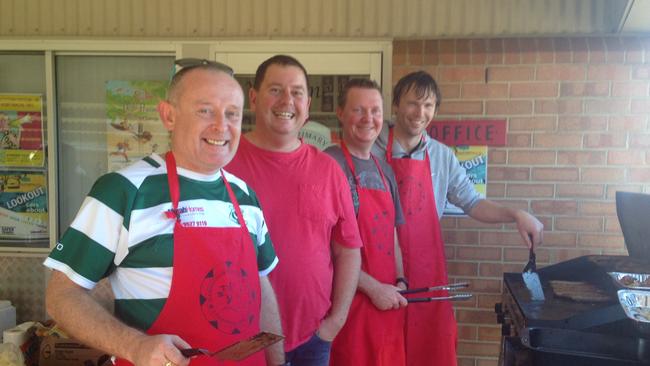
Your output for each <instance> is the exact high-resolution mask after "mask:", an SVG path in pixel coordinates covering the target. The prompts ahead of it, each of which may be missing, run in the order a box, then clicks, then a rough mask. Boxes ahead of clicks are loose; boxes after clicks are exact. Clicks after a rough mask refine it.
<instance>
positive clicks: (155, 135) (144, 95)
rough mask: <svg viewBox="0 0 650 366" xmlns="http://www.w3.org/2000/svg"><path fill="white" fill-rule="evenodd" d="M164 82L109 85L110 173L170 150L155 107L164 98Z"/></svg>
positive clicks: (107, 131) (107, 143)
mask: <svg viewBox="0 0 650 366" xmlns="http://www.w3.org/2000/svg"><path fill="white" fill-rule="evenodd" d="M167 84H168V83H167V82H165V81H122V80H110V81H108V82H107V83H106V115H107V121H106V146H107V147H108V152H107V154H108V156H107V159H108V170H109V171H115V170H118V169H121V168H123V167H125V166H127V165H129V164H131V163H132V162H135V161H137V160H139V159H141V158H143V157H145V156H147V155H149V154H151V153H159V154H160V153H164V152H165V151H167V150H169V148H170V145H169V143H170V142H169V135H168V133H167V130H165V128H164V127H163V125H162V122H161V121H160V119H159V117H158V111H157V110H156V106H157V105H158V102H159V101H160V100H162V99H164V98H165V93H166V92H167Z"/></svg>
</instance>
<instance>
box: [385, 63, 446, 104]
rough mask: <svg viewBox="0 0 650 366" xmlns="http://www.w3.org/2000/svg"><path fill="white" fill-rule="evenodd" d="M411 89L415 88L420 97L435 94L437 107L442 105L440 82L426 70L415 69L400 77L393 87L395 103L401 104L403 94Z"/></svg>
mask: <svg viewBox="0 0 650 366" xmlns="http://www.w3.org/2000/svg"><path fill="white" fill-rule="evenodd" d="M411 89H413V90H415V95H416V96H417V97H418V98H425V97H428V96H433V97H434V99H435V100H436V108H438V107H439V106H440V100H441V99H442V95H441V94H440V89H438V84H437V83H436V80H435V79H434V78H433V76H431V75H430V74H429V73H427V72H426V71H415V72H412V73H410V74H408V75H406V76H404V77H402V78H401V79H399V81H398V82H397V84H395V88H393V105H399V101H400V98H402V95H404V94H406V93H408V92H409V90H411Z"/></svg>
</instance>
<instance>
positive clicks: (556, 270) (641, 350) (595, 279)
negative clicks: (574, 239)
mask: <svg viewBox="0 0 650 366" xmlns="http://www.w3.org/2000/svg"><path fill="white" fill-rule="evenodd" d="M538 272H539V276H540V278H541V281H542V286H543V287H544V295H545V296H546V300H544V301H533V300H531V298H530V293H529V291H528V289H527V288H526V286H525V284H524V282H523V279H522V276H521V273H505V274H504V276H503V279H504V284H505V286H504V293H503V299H502V303H500V304H497V305H496V307H495V310H496V312H497V319H498V321H499V323H501V324H502V334H503V336H504V338H503V340H502V350H501V355H500V365H507V366H515V365H516V366H519V365H522V366H523V365H526V366H529V365H563V364H566V365H572V366H578V365H590V366H592V365H594V366H595V365H608V366H609V365H611V366H614V365H643V364H650V329H646V328H644V326H645V325H648V323H640V322H637V321H635V320H632V319H629V318H628V317H627V316H626V315H625V312H624V311H623V308H622V307H621V305H620V304H619V301H618V298H617V291H618V290H619V289H620V287H619V285H618V284H617V283H616V281H615V280H614V279H613V278H612V277H611V276H610V275H608V274H607V273H608V272H630V273H650V263H648V262H644V261H640V260H637V259H635V258H631V257H627V256H584V257H579V258H575V259H573V260H569V261H566V262H562V263H558V264H555V265H551V266H548V267H545V268H542V269H540V270H539V271H538ZM553 280H561V281H580V282H585V283H588V284H591V285H593V286H595V287H597V288H598V289H600V290H601V291H602V292H603V293H605V294H607V295H608V296H610V297H611V299H610V300H607V301H600V302H589V301H575V300H571V299H567V298H563V297H559V296H555V295H554V293H553V291H552V290H551V289H550V288H548V287H549V286H548V283H549V281H553Z"/></svg>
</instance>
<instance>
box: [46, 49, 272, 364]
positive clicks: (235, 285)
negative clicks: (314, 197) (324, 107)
mask: <svg viewBox="0 0 650 366" xmlns="http://www.w3.org/2000/svg"><path fill="white" fill-rule="evenodd" d="M177 64H179V65H180V66H182V67H183V68H182V69H181V70H180V71H179V72H178V73H176V75H175V76H174V78H173V79H172V81H171V83H170V87H169V91H168V96H167V100H165V101H162V102H161V103H160V104H159V106H158V111H159V114H160V118H161V120H162V122H163V125H164V126H165V128H166V129H167V130H168V131H170V134H171V142H172V144H171V145H172V149H171V151H170V152H168V153H167V154H166V155H165V156H159V155H156V154H152V155H150V156H148V157H146V158H144V159H142V160H141V161H139V162H137V163H135V164H133V165H131V166H129V167H126V168H124V169H122V170H120V171H117V172H113V173H108V174H106V175H104V176H102V177H100V178H99V179H98V180H97V182H96V183H95V185H94V186H93V188H92V189H91V191H90V193H89V194H88V196H87V197H86V199H85V200H84V202H83V204H82V207H81V208H80V210H79V213H78V214H77V217H76V218H75V220H74V221H73V222H72V224H71V225H70V228H68V230H67V231H66V232H65V233H64V235H63V236H62V238H61V240H60V241H59V242H58V243H57V245H56V247H55V248H54V250H53V251H52V253H51V254H50V256H49V257H48V258H47V259H46V260H45V263H44V264H45V265H46V266H47V267H49V268H52V269H53V270H54V271H53V273H52V278H51V280H50V283H49V285H48V289H47V294H46V302H47V310H48V312H49V313H50V315H51V316H52V317H53V318H54V319H55V320H56V321H57V322H58V323H59V325H60V326H61V327H62V328H63V329H65V330H66V331H68V332H69V333H70V334H71V335H72V336H74V337H75V338H77V339H79V340H80V341H82V342H83V343H85V344H87V345H89V346H91V347H94V348H97V349H101V350H103V351H106V352H108V353H110V354H112V355H115V356H116V358H117V364H120V365H128V364H130V363H132V364H136V365H153V366H165V365H166V366H171V365H187V364H188V363H189V362H190V359H188V358H186V357H184V356H183V355H182V354H181V352H180V350H181V349H185V348H191V347H199V348H208V349H210V350H213V351H215V350H218V349H220V348H223V347H225V346H228V345H230V344H232V343H235V342H237V341H240V340H242V339H246V338H248V337H250V336H252V335H254V334H256V333H257V332H259V331H260V329H261V330H265V331H271V332H273V333H277V334H280V333H281V326H280V321H279V315H278V310H277V303H276V300H275V295H274V292H273V289H272V287H271V285H270V283H269V281H268V279H267V277H266V275H267V274H268V273H269V272H271V271H272V270H273V269H274V267H275V266H276V265H277V263H278V259H277V257H276V255H275V251H274V249H273V246H272V243H271V241H270V239H269V233H268V231H267V227H266V223H265V221H264V217H263V215H262V211H261V209H260V205H259V202H258V199H257V197H256V195H255V193H254V192H253V191H252V190H250V189H249V188H248V186H247V185H246V183H245V182H243V181H242V180H241V179H239V178H237V177H235V176H234V175H231V174H229V173H227V172H225V171H224V170H222V169H221V168H222V167H223V166H225V165H226V164H227V163H228V162H229V161H230V160H231V159H232V157H233V155H234V153H235V151H236V149H237V146H238V144H239V138H240V134H241V119H242V109H243V102H244V97H243V92H242V90H241V87H240V86H239V84H238V83H237V82H236V81H235V79H234V78H233V77H232V70H231V69H230V68H228V67H227V66H226V65H223V64H219V63H215V62H211V61H206V60H194V59H184V60H179V61H177ZM255 272H257V273H258V275H255ZM104 277H108V279H109V281H110V284H111V287H112V289H113V292H114V294H115V298H116V299H115V314H114V315H113V314H109V313H108V312H107V311H106V310H104V309H103V308H102V307H101V306H100V305H99V304H98V303H97V302H95V301H94V300H93V299H92V298H91V297H90V296H89V295H88V290H90V289H92V288H93V287H94V286H95V285H96V284H97V282H98V281H99V280H101V279H102V278H104ZM283 362H284V353H283V349H282V344H277V345H275V346H272V347H271V348H269V349H268V350H267V351H266V364H269V365H279V364H282V363H283ZM192 363H194V361H192ZM200 363H201V364H215V365H217V364H220V363H218V361H217V360H216V359H214V361H212V360H211V359H207V358H203V359H201V361H200ZM241 364H246V365H263V364H265V362H264V356H263V355H262V354H261V353H260V354H256V355H253V356H251V357H250V358H248V359H247V360H246V361H245V363H241Z"/></svg>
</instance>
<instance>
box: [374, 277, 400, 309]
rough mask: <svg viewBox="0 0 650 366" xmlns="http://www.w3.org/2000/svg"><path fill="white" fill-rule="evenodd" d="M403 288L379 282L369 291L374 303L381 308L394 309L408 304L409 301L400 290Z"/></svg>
mask: <svg viewBox="0 0 650 366" xmlns="http://www.w3.org/2000/svg"><path fill="white" fill-rule="evenodd" d="M400 290H402V289H401V288H399V287H397V286H393V285H388V284H385V283H378V284H377V285H376V286H373V288H372V289H371V290H370V291H369V292H368V293H367V295H368V297H370V300H371V301H372V304H373V305H375V307H376V308H377V309H379V310H382V311H385V310H392V309H399V308H400V307H403V306H406V305H407V304H408V301H406V298H405V297H404V296H402V295H401V294H400V293H399V292H398V291H400Z"/></svg>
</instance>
